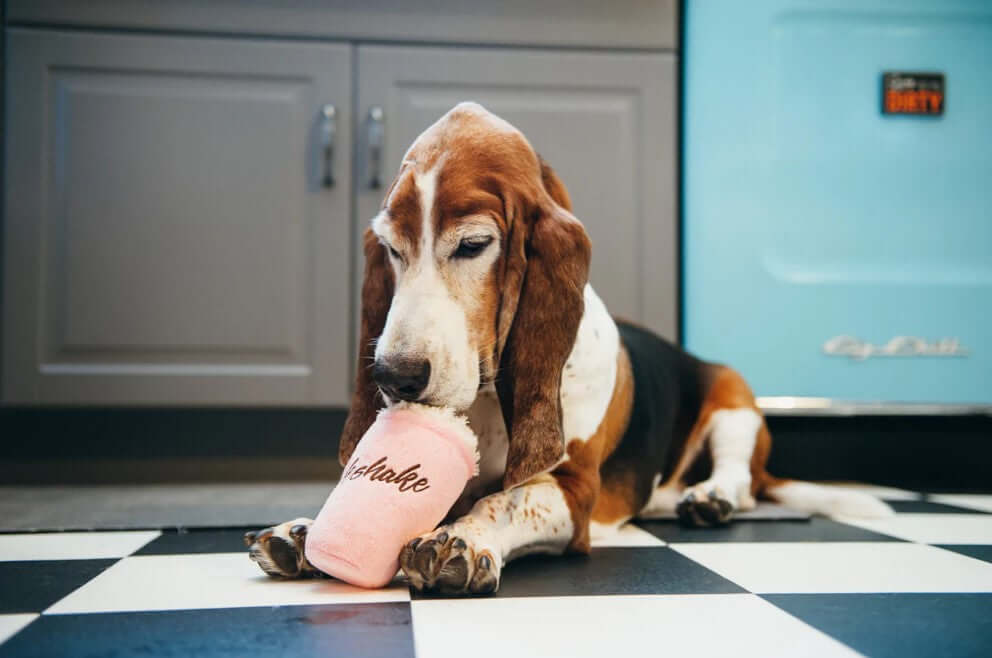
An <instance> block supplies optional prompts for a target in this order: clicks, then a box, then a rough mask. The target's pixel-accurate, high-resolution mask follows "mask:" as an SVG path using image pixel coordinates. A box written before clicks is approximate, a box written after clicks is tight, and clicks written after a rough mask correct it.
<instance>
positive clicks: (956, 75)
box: [683, 0, 992, 412]
mask: <svg viewBox="0 0 992 658" xmlns="http://www.w3.org/2000/svg"><path fill="white" fill-rule="evenodd" d="M685 21H686V22H685V44H684V49H685V71H684V107H683V112H684V115H683V122H684V123H683V126H684V133H683V149H684V150H683V174H684V178H683V212H684V215H683V266H684V272H683V275H684V279H683V284H684V289H683V301H684V309H683V318H684V320H683V321H684V325H683V338H684V342H685V344H686V346H687V347H688V348H689V349H690V350H692V351H693V352H696V353H697V354H699V355H700V356H702V357H704V358H707V359H712V360H717V361H722V362H726V363H729V364H732V365H733V366H735V367H737V368H738V369H739V370H741V371H742V372H743V373H744V374H745V375H746V376H747V378H748V379H749V380H750V382H751V383H752V385H753V387H754V389H755V392H756V393H757V394H758V395H759V396H760V397H761V398H762V403H763V404H764V406H766V408H770V409H780V410H804V409H812V410H816V409H824V410H830V409H850V410H852V411H858V410H883V411H885V410H891V411H900V410H903V409H907V410H922V409H927V410H932V411H937V412H939V411H955V410H957V411H965V410H969V411H970V410H979V411H986V412H987V411H989V410H990V409H992V2H989V1H988V0H970V1H966V0H900V1H891V2H879V1H870V0H823V1H819V2H815V1H813V0H808V1H802V0H754V1H751V2H738V1H737V0H698V1H693V0H690V1H689V2H687V3H686V15H685ZM886 74H888V77H886ZM889 94H892V96H891V99H889ZM900 94H901V96H900Z"/></svg>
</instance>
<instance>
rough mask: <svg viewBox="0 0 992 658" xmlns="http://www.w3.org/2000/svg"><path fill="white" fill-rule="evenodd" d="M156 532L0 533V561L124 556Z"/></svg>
mask: <svg viewBox="0 0 992 658" xmlns="http://www.w3.org/2000/svg"><path fill="white" fill-rule="evenodd" d="M160 534H162V533H160V532H158V531H157V530H155V531H151V532H53V533H28V534H18V535H0V561H10V560H89V559H95V558H114V557H124V556H125V555H130V554H131V553H133V552H135V551H136V550H138V549H139V548H141V547H142V546H144V545H145V544H147V543H148V542H150V541H151V540H153V539H155V538H156V537H158V536H159V535H160Z"/></svg>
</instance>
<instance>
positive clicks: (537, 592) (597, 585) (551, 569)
mask: <svg viewBox="0 0 992 658" xmlns="http://www.w3.org/2000/svg"><path fill="white" fill-rule="evenodd" d="M744 591H746V590H744V589H741V588H740V587H739V586H738V585H736V584H735V583H732V582H731V581H729V580H727V579H726V578H724V577H723V576H720V575H719V574H716V573H714V572H712V571H710V570H709V569H707V568H706V567H704V566H702V565H701V564H698V563H696V562H693V561H692V560H690V559H689V558H687V557H685V556H684V555H682V554H680V553H676V552H675V551H673V550H672V549H670V548H667V547H664V546H658V547H644V548H594V549H592V553H591V554H590V555H566V556H555V557H546V556H533V557H527V558H523V559H520V560H516V561H514V562H512V563H510V564H509V565H507V566H506V567H505V568H504V569H503V575H502V580H501V582H500V587H499V591H498V592H497V593H496V596H498V597H503V598H510V597H519V596H597V595H607V594H611V595H612V594H730V593H739V592H744ZM413 596H414V598H416V599H421V598H435V597H436V595H433V594H426V595H422V594H418V593H413Z"/></svg>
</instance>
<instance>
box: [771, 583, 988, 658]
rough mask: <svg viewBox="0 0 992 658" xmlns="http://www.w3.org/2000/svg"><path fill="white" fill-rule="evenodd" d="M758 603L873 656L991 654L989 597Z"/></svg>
mask: <svg viewBox="0 0 992 658" xmlns="http://www.w3.org/2000/svg"><path fill="white" fill-rule="evenodd" d="M762 598H764V599H765V600H767V601H769V602H771V603H773V604H774V605H777V606H778V607H779V608H781V609H783V610H785V611H786V612H788V613H789V614H791V615H793V616H795V617H798V618H799V619H801V620H803V621H804V622H806V623H807V624H809V625H810V626H813V627H815V628H818V629H819V630H821V631H823V632H824V633H826V634H828V635H830V636H832V637H834V638H836V639H838V640H840V641H841V642H843V643H844V644H847V645H848V646H850V647H853V648H854V649H856V650H858V651H860V652H862V653H864V654H867V655H869V656H873V657H883V658H884V657H886V656H892V657H893V658H914V657H916V656H955V657H962V658H963V657H966V656H976V657H978V656H981V657H983V658H984V657H987V656H989V655H992V614H989V611H990V610H992V594H984V593H983V594H768V595H764V596H763V597H762Z"/></svg>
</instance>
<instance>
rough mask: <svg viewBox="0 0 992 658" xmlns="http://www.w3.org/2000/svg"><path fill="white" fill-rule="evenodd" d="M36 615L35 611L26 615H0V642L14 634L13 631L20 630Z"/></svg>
mask: <svg viewBox="0 0 992 658" xmlns="http://www.w3.org/2000/svg"><path fill="white" fill-rule="evenodd" d="M37 617H38V615H37V614H35V613H30V614H26V615H0V642H4V641H6V640H8V639H10V638H11V637H13V636H14V633H16V632H17V631H19V630H21V629H22V628H24V627H25V626H27V625H28V624H30V623H31V622H33V621H34V620H35V619H36V618H37Z"/></svg>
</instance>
